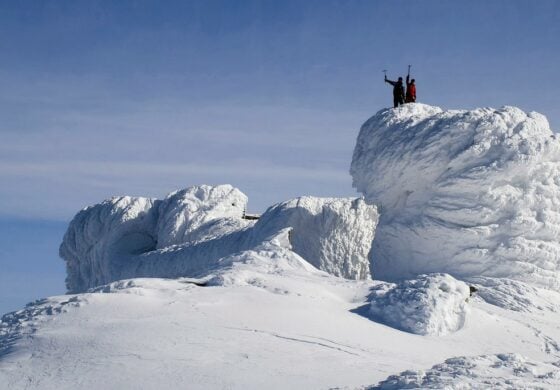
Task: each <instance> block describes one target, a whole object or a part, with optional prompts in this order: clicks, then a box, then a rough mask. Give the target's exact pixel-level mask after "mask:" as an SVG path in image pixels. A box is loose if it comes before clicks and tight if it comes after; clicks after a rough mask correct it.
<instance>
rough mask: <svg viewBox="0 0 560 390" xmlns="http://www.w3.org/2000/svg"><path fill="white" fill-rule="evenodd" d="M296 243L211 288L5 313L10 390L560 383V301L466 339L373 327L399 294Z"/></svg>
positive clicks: (206, 280)
mask: <svg viewBox="0 0 560 390" xmlns="http://www.w3.org/2000/svg"><path fill="white" fill-rule="evenodd" d="M288 232H289V230H288V229H285V230H283V231H281V232H280V233H279V234H278V235H277V236H275V237H273V238H272V239H271V240H270V241H267V242H264V243H263V244H262V245H260V246H257V247H255V248H253V249H251V250H248V251H243V252H240V253H238V254H235V255H231V256H228V257H226V258H223V259H222V260H221V261H220V262H219V265H218V267H217V268H215V269H214V270H212V271H209V272H208V273H207V275H204V276H202V277H201V278H199V279H186V278H178V279H155V278H149V279H133V280H122V281H118V282H113V283H111V284H108V285H105V286H100V287H97V288H95V289H93V290H91V291H90V292H88V293H83V294H77V295H65V296H59V297H52V298H47V299H44V300H41V301H38V302H35V303H33V304H30V305H29V306H28V307H26V308H25V309H23V310H21V311H18V312H15V313H10V314H7V315H5V316H4V317H3V318H2V322H1V323H0V345H1V346H2V347H1V349H0V388H2V389H14V388H27V389H74V388H77V387H78V388H82V389H94V388H142V389H160V388H185V387H188V388H189V389H224V388H227V389H262V388H267V389H285V388H296V389H303V388H304V389H327V388H346V389H352V388H366V387H368V386H370V385H375V384H376V383H380V385H382V386H385V388H402V387H401V386H400V385H399V386H396V385H395V383H412V384H416V385H417V386H416V387H417V388H427V386H425V384H426V383H430V384H433V386H432V388H450V387H449V386H448V387H444V386H443V385H442V384H445V385H449V383H453V382H452V381H453V378H454V377H455V376H458V375H459V374H460V375H462V376H461V378H462V379H461V380H462V381H463V382H464V383H470V384H471V385H472V388H487V387H488V383H506V382H505V381H506V379H507V380H511V383H513V384H514V385H515V388H537V387H538V388H555V386H556V385H557V384H558V378H559V377H560V368H558V365H557V362H558V361H559V359H560V348H559V347H558V344H557V343H556V340H558V338H559V336H560V332H559V330H558V327H557V324H558V321H560V307H559V306H558V305H557V304H556V305H552V306H549V307H541V308H537V306H536V305H531V307H532V308H533V309H532V311H527V312H521V311H514V310H509V309H507V308H503V307H499V306H496V305H494V304H490V303H488V302H485V301H484V300H483V299H481V298H480V297H473V298H471V299H469V302H468V303H465V304H467V305H468V306H469V310H468V314H467V315H466V316H465V318H464V323H463V324H462V327H460V328H459V329H457V330H456V331H454V332H450V333H448V334H447V335H444V336H437V337H436V336H422V335H417V334H412V333H409V332H403V331H401V330H399V329H396V328H394V327H392V326H387V325H385V324H384V323H381V322H376V321H374V320H372V319H371V318H369V317H368V316H369V314H368V310H369V307H370V306H371V304H372V300H374V299H375V294H372V292H374V291H379V290H390V289H392V288H394V285H393V284H390V283H384V282H376V281H371V280H363V281H353V280H347V279H343V278H339V277H335V276H332V275H329V274H327V273H325V272H323V271H319V270H317V269H315V268H314V267H313V266H311V265H310V264H309V263H307V262H306V261H305V260H304V259H303V258H301V257H300V256H299V255H297V254H296V253H294V252H293V251H291V250H290V247H289V240H288ZM434 278H435V279H434V280H439V281H440V282H441V280H444V281H446V282H447V283H450V281H452V279H446V277H444V276H443V275H438V276H434ZM438 283H439V282H438ZM453 283H455V282H453ZM513 283H516V282H513ZM428 284H429V283H428ZM425 285H426V283H425V280H424V282H421V281H418V282H416V283H414V282H413V283H411V284H410V286H409V288H410V289H415V288H416V287H414V286H418V288H416V290H417V292H418V293H420V294H422V291H425V289H424V287H422V286H425ZM512 286H513V285H512ZM535 291H537V294H538V292H539V291H540V290H539V289H537V290H535ZM514 293H515V290H514V289H513V288H511V289H510V294H511V295H512V296H514ZM547 294H551V295H550V296H549V298H551V299H552V300H553V301H555V302H560V294H559V293H556V292H551V291H549V292H547ZM412 295H414V294H412ZM525 298H526V299H532V298H531V296H530V295H529V296H528V297H525ZM496 302H498V301H496ZM451 309H452V307H451ZM450 314H451V312H449V311H448V312H445V310H443V311H441V310H436V311H433V312H432V314H431V315H432V319H433V318H434V317H433V316H443V317H448V316H449V315H450ZM417 318H422V317H417ZM440 320H441V319H440ZM510 353H517V354H515V355H511V356H512V357H509V356H510V355H508V354H510ZM455 356H466V357H465V358H457V359H454V360H449V359H451V358H453V357H455ZM501 356H506V358H505V359H504V358H501ZM498 359H502V361H505V363H504V364H503V367H500V366H498V365H497V362H498V363H499V361H498ZM442 362H445V363H443V364H440V363H442ZM434 365H438V366H435V367H434V368H432V369H431V370H430V369H429V367H433V366H434ZM405 370H414V374H412V373H411V372H410V371H406V372H404V371H405ZM424 370H427V371H424ZM399 372H404V373H403V374H398V373H399ZM481 374H484V375H481ZM392 375H397V376H392ZM426 378H429V382H428V379H426ZM381 381H382V382H381ZM387 386H389V387H387ZM390 386H392V387H390ZM438 386H439V387H438ZM411 388H412V387H411ZM451 388H453V387H451ZM463 388H469V387H463ZM506 388H507V387H506ZM509 388H513V387H511V386H510V387H509Z"/></svg>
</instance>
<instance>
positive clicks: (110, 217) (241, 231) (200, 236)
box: [60, 185, 377, 292]
mask: <svg viewBox="0 0 560 390" xmlns="http://www.w3.org/2000/svg"><path fill="white" fill-rule="evenodd" d="M246 206H247V197H246V196H245V194H243V193H242V192H241V191H239V190H238V189H236V188H234V187H232V186H230V185H220V186H215V187H212V186H206V185H202V186H194V187H190V188H187V189H184V190H181V191H176V192H173V193H171V194H170V195H168V196H167V197H166V198H165V199H163V200H156V199H148V198H133V197H119V198H113V199H111V200H107V201H105V202H102V203H100V204H97V205H94V206H91V207H88V208H86V209H84V210H82V211H80V212H79V213H78V214H77V215H76V216H75V217H74V219H73V220H72V222H71V223H70V226H69V227H68V230H67V232H66V235H65V236H64V240H63V243H62V245H61V247H60V256H61V257H62V258H63V259H64V260H65V261H66V266H67V275H68V276H67V279H66V285H67V288H68V291H69V292H82V291H86V290H87V289H89V288H92V287H96V286H99V285H103V284H107V283H110V282H113V281H116V280H121V279H129V278H138V277H159V278H176V277H201V276H204V275H207V274H208V273H210V272H212V271H214V270H215V269H216V268H217V267H221V266H223V264H224V263H223V262H221V261H220V260H221V259H223V258H224V257H227V256H230V255H232V254H235V253H237V252H241V251H247V250H250V249H253V248H256V247H259V246H260V245H261V244H263V243H264V242H266V241H270V240H272V239H274V238H275V237H278V235H279V234H280V233H281V232H282V231H285V230H286V229H288V230H286V231H289V232H290V233H289V237H290V242H291V246H290V248H289V249H287V250H293V251H294V252H296V253H297V254H299V255H300V256H301V257H303V258H304V259H305V260H307V261H308V262H309V263H311V264H313V265H314V266H315V267H317V268H319V269H321V270H324V271H327V272H330V273H332V274H334V275H338V276H343V277H346V278H350V279H366V278H368V277H369V275H370V273H369V259H368V254H369V251H370V249H371V243H372V240H373V235H374V232H375V226H376V223H377V211H376V210H377V209H376V207H375V206H370V205H367V204H366V203H365V202H364V201H363V200H362V199H351V198H348V199H337V198H313V197H304V198H298V199H294V200H291V201H287V202H284V203H280V204H278V205H276V206H273V207H271V208H270V209H269V210H268V211H267V212H266V213H265V214H264V215H263V216H262V218H261V219H260V220H259V221H258V223H256V224H255V221H249V220H246V219H244V218H243V215H244V211H245V208H246ZM287 234H288V233H286V235H287Z"/></svg>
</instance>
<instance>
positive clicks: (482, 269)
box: [351, 104, 560, 288]
mask: <svg viewBox="0 0 560 390" xmlns="http://www.w3.org/2000/svg"><path fill="white" fill-rule="evenodd" d="M559 160H560V141H559V139H558V137H557V136H556V135H555V134H553V133H552V131H551V130H550V128H549V125H548V122H547V120H546V118H545V117H543V116H542V115H540V114H537V113H529V114H526V113H524V112H522V111H521V110H519V109H517V108H514V107H504V108H501V109H498V110H494V109H490V108H484V109H477V110H473V111H442V110H441V109H439V108H437V107H430V106H427V105H422V104H407V105H405V106H403V107H400V108H398V109H387V110H382V111H380V112H378V113H377V114H376V115H375V116H373V117H372V118H371V119H369V120H368V121H367V122H366V123H365V124H364V125H363V126H362V129H361V131H360V135H359V136H358V140H357V144H356V147H355V150H354V156H353V160H352V166H351V174H352V176H353V181H354V186H355V187H356V188H357V189H358V191H360V192H362V193H363V194H364V195H365V197H366V200H368V201H369V202H372V203H375V204H377V205H378V206H379V207H380V214H381V215H380V220H379V225H378V228H377V231H376V236H375V240H374V244H373V249H372V253H373V258H372V261H373V270H372V271H373V274H374V276H376V277H379V278H381V279H386V280H398V279H403V278H404V279H406V278H411V277H414V276H415V275H418V274H422V273H433V272H445V273H449V274H452V275H454V276H456V277H460V278H464V277H470V276H490V277H508V278H512V279H517V280H522V281H526V282H530V283H535V284H539V285H541V286H545V287H552V288H558V287H559V286H560V284H559V283H558V271H559V269H560V164H559Z"/></svg>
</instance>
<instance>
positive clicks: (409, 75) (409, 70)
mask: <svg viewBox="0 0 560 390" xmlns="http://www.w3.org/2000/svg"><path fill="white" fill-rule="evenodd" d="M411 66H412V65H408V77H410V67H411Z"/></svg>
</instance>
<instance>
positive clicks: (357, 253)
mask: <svg viewBox="0 0 560 390" xmlns="http://www.w3.org/2000/svg"><path fill="white" fill-rule="evenodd" d="M377 219H378V214H377V208H376V207H375V206H370V205H368V204H366V202H365V201H364V200H363V199H360V198H317V197H311V196H304V197H301V198H296V199H292V200H288V201H286V202H282V203H279V204H277V205H275V206H273V207H271V208H269V209H268V210H267V211H266V213H264V214H263V215H262V216H261V218H260V219H259V221H258V222H257V224H256V225H255V227H254V229H253V233H254V234H253V237H252V240H253V242H255V243H258V242H262V241H263V240H265V239H266V238H267V237H269V236H272V235H274V234H276V233H277V232H278V231H279V230H281V229H283V228H287V227H291V228H292V232H291V235H290V237H291V238H290V242H291V244H292V249H293V251H294V252H296V253H297V254H299V255H300V256H302V257H303V258H304V259H306V260H307V261H308V262H310V263H311V264H313V265H314V266H315V267H317V268H319V269H321V270H323V271H327V272H328V273H330V274H332V275H336V276H342V277H344V278H347V279H367V278H369V277H370V275H371V273H370V270H369V252H370V250H371V242H372V241H373V236H374V234H375V227H376V225H377Z"/></svg>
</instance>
